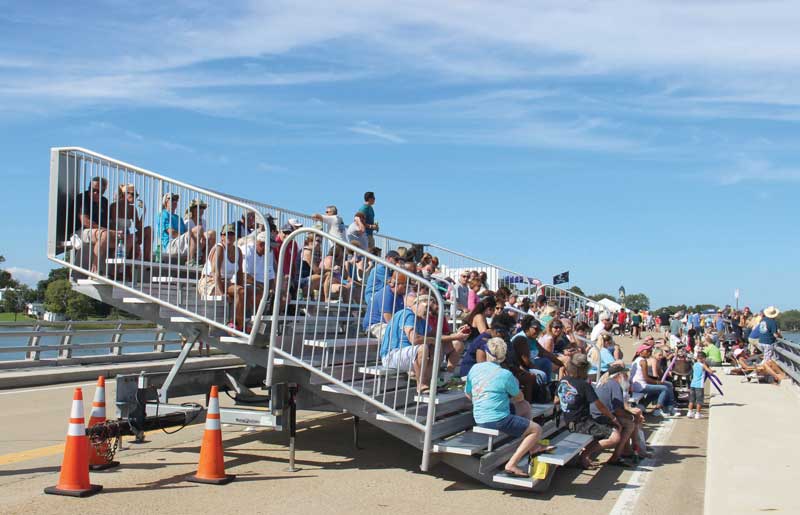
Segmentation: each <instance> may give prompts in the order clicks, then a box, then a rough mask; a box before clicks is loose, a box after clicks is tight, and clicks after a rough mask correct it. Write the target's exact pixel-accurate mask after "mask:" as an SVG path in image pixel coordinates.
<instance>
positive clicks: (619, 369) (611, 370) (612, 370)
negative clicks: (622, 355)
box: [608, 363, 628, 379]
mask: <svg viewBox="0 0 800 515" xmlns="http://www.w3.org/2000/svg"><path fill="white" fill-rule="evenodd" d="M627 371H628V369H627V368H625V365H620V364H619V363H614V364H613V365H611V366H609V367H608V377H609V379H610V378H612V377H614V376H615V375H617V374H621V373H623V372H627Z"/></svg>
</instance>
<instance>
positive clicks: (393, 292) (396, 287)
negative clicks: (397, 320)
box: [362, 272, 408, 340]
mask: <svg viewBox="0 0 800 515" xmlns="http://www.w3.org/2000/svg"><path fill="white" fill-rule="evenodd" d="M407 284H408V277H407V276H406V275H404V274H401V273H400V272H396V273H394V274H392V275H391V276H390V279H389V282H388V283H386V285H385V286H383V288H381V289H380V290H377V291H376V292H375V295H373V296H372V298H371V299H369V302H368V304H367V312H366V314H365V315H364V320H363V321H362V328H363V329H364V330H365V331H367V332H368V333H369V334H370V335H372V336H373V337H374V338H377V339H378V340H381V339H382V338H383V332H384V331H385V330H386V326H388V325H389V322H391V321H392V316H393V315H394V314H395V313H397V312H398V311H400V310H401V309H403V296H404V295H405V294H406V285H407Z"/></svg>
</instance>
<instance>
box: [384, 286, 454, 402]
mask: <svg viewBox="0 0 800 515" xmlns="http://www.w3.org/2000/svg"><path fill="white" fill-rule="evenodd" d="M430 302H431V299H430V297H429V296H428V295H419V296H416V297H414V299H413V301H411V302H409V303H408V306H407V307H405V308H403V309H401V310H400V311H398V312H397V313H395V314H394V315H393V316H392V319H391V321H390V323H389V327H387V328H386V331H385V332H384V334H383V339H382V341H381V348H380V354H381V360H382V362H383V366H385V367H387V368H394V369H398V370H399V371H400V372H410V371H412V370H413V372H414V375H415V376H416V378H417V391H418V392H419V393H420V394H426V393H428V391H429V390H430V382H431V376H432V371H433V351H434V346H435V344H436V337H435V336H432V335H433V330H432V329H431V328H430V326H429V325H428V323H427V321H426V320H427V314H428V304H429V303H430ZM468 335H469V332H468V328H467V327H466V326H465V327H462V328H461V329H459V331H458V332H456V333H453V334H450V335H442V336H441V342H442V345H441V351H442V355H443V356H445V357H446V358H447V362H448V370H450V371H452V370H454V369H455V367H456V364H457V359H458V355H459V352H458V350H459V349H457V348H456V346H455V344H458V346H459V347H461V342H463V341H464V340H465V339H466V338H467V336H468Z"/></svg>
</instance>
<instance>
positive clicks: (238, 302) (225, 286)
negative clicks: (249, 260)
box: [197, 224, 245, 331]
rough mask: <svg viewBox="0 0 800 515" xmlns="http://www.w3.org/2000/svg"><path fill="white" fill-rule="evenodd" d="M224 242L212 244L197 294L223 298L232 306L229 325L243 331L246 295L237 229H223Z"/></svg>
mask: <svg viewBox="0 0 800 515" xmlns="http://www.w3.org/2000/svg"><path fill="white" fill-rule="evenodd" d="M220 233H221V235H222V236H223V237H224V238H225V239H224V242H220V243H218V244H215V245H214V246H213V247H212V248H211V251H210V252H209V256H208V260H207V261H206V264H205V266H204V267H203V273H202V276H201V277H200V280H199V281H198V283H197V293H198V295H200V296H202V297H210V296H215V295H225V296H226V297H227V300H228V302H229V303H232V304H233V312H234V315H233V321H232V322H230V323H229V324H228V325H229V326H230V327H233V328H235V329H236V330H238V331H244V330H245V326H244V311H245V292H244V287H243V286H241V285H242V284H244V274H242V254H241V252H240V251H239V247H237V246H236V227H235V226H234V225H233V224H227V225H225V226H223V227H222V230H221V231H220Z"/></svg>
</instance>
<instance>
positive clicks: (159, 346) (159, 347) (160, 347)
mask: <svg viewBox="0 0 800 515" xmlns="http://www.w3.org/2000/svg"><path fill="white" fill-rule="evenodd" d="M166 334H167V332H166V331H164V328H163V327H162V326H160V325H159V326H156V342H163V341H164V338H165V337H166ZM166 348H167V346H166V345H165V344H163V343H156V344H155V345H154V346H153V350H154V351H156V352H164V351H165V350H166Z"/></svg>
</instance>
